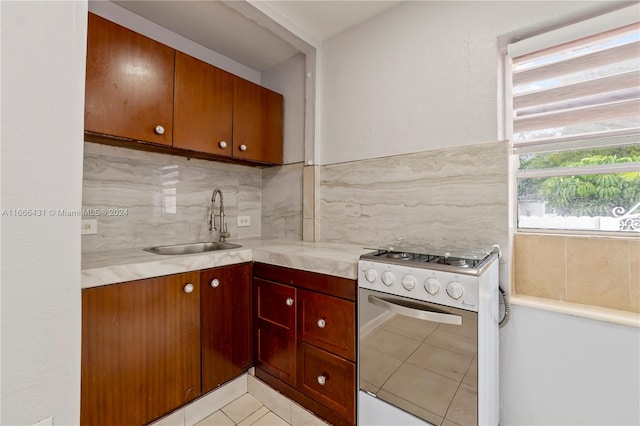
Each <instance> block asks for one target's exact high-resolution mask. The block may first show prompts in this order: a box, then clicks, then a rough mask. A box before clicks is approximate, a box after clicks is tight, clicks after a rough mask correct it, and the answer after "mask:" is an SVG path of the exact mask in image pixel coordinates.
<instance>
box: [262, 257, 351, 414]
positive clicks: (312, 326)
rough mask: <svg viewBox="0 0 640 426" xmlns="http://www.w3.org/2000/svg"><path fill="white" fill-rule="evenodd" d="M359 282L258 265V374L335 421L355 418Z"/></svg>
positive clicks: (308, 406)
mask: <svg viewBox="0 0 640 426" xmlns="http://www.w3.org/2000/svg"><path fill="white" fill-rule="evenodd" d="M356 294H357V283H356V281H355V280H348V279H345V278H339V277H333V276H329V275H323V274H317V273H312V272H305V271H300V270H294V269H289V268H283V267H278V266H273V265H266V264H261V263H255V264H254V304H255V333H254V338H255V366H256V376H257V377H258V378H259V379H261V380H263V381H264V382H266V383H267V384H269V385H270V386H272V387H274V388H275V389H277V390H278V391H280V392H281V393H283V394H284V395H285V396H287V397H289V398H291V399H293V400H295V401H296V402H298V403H300V404H301V405H302V406H304V407H306V408H307V409H309V410H310V411H312V412H314V413H315V414H316V415H318V416H319V417H321V418H323V419H325V420H327V421H328V422H330V423H332V424H334V425H354V424H355V422H356V408H355V407H356V363H355V360H356V351H355V344H356V331H355V324H356V317H355V311H356V310H355V300H356Z"/></svg>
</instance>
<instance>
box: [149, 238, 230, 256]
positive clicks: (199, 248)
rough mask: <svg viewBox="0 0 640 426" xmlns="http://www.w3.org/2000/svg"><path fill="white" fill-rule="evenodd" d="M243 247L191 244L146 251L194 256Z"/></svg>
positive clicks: (222, 244) (215, 243)
mask: <svg viewBox="0 0 640 426" xmlns="http://www.w3.org/2000/svg"><path fill="white" fill-rule="evenodd" d="M240 247H242V246H241V245H240V244H231V243H220V242H216V241H214V242H210V243H190V244H172V245H168V246H156V247H149V248H146V249H144V251H148V252H150V253H155V254H193V253H205V252H208V251H220V250H230V249H234V248H240Z"/></svg>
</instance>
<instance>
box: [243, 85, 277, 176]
mask: <svg viewBox="0 0 640 426" xmlns="http://www.w3.org/2000/svg"><path fill="white" fill-rule="evenodd" d="M283 117H284V100H283V97H282V95H280V94H279V93H276V92H273V91H271V90H269V89H266V88H264V87H261V86H258V85H257V84H254V83H252V82H250V81H247V80H243V79H241V78H236V84H235V92H234V102H233V120H234V123H233V156H234V157H235V158H240V159H244V160H252V161H259V162H263V163H270V164H282V153H283V137H284V136H283V131H284V130H283Z"/></svg>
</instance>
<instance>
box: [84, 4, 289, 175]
mask: <svg viewBox="0 0 640 426" xmlns="http://www.w3.org/2000/svg"><path fill="white" fill-rule="evenodd" d="M86 70H87V74H86V91H85V136H86V138H87V140H90V141H95V142H101V143H108V144H115V145H122V146H126V147H130V148H138V149H146V150H156V151H159V152H164V153H170V154H177V155H184V156H190V157H199V158H208V159H223V160H232V161H238V162H242V163H260V164H282V160H283V141H284V139H283V138H284V133H283V132H284V129H283V125H284V123H283V119H284V118H283V117H284V100H283V96H282V95H281V94H278V93H276V92H273V91H271V90H268V89H266V88H264V87H261V86H259V85H257V84H254V83H252V82H250V81H247V80H244V79H242V78H240V77H238V76H235V75H233V74H230V73H228V72H226V71H223V70H221V69H219V68H216V67H214V66H212V65H210V64H207V63H205V62H203V61H200V60H198V59H196V58H193V57H191V56H189V55H187V54H184V53H182V52H179V51H176V50H174V49H172V48H170V47H168V46H165V45H163V44H161V43H158V42H156V41H154V40H152V39H149V38H147V37H145V36H142V35H140V34H138V33H135V32H133V31H131V30H129V29H127V28H124V27H122V26H120V25H117V24H115V23H113V22H110V21H108V20H105V19H103V18H101V17H99V16H97V15H94V14H92V13H89V24H88V34H87V68H86Z"/></svg>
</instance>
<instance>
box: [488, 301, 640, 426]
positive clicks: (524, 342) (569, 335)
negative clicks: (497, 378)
mask: <svg viewBox="0 0 640 426" xmlns="http://www.w3.org/2000/svg"><path fill="white" fill-rule="evenodd" d="M500 337H501V341H500V344H501V346H502V348H501V349H502V350H501V357H500V362H501V379H502V380H501V384H500V386H501V392H500V393H501V395H502V404H501V405H502V406H501V418H500V420H501V424H502V425H618V426H621V425H638V424H640V404H639V402H640V330H638V329H637V328H635V327H626V326H622V325H616V324H610V323H606V322H601V321H594V320H590V319H585V318H578V317H573V316H569V315H563V314H557V313H553V312H545V311H540V310H537V309H530V308H525V307H520V306H515V307H514V308H513V317H512V319H511V322H509V324H508V325H507V326H505V327H504V328H502V329H501V336H500Z"/></svg>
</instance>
